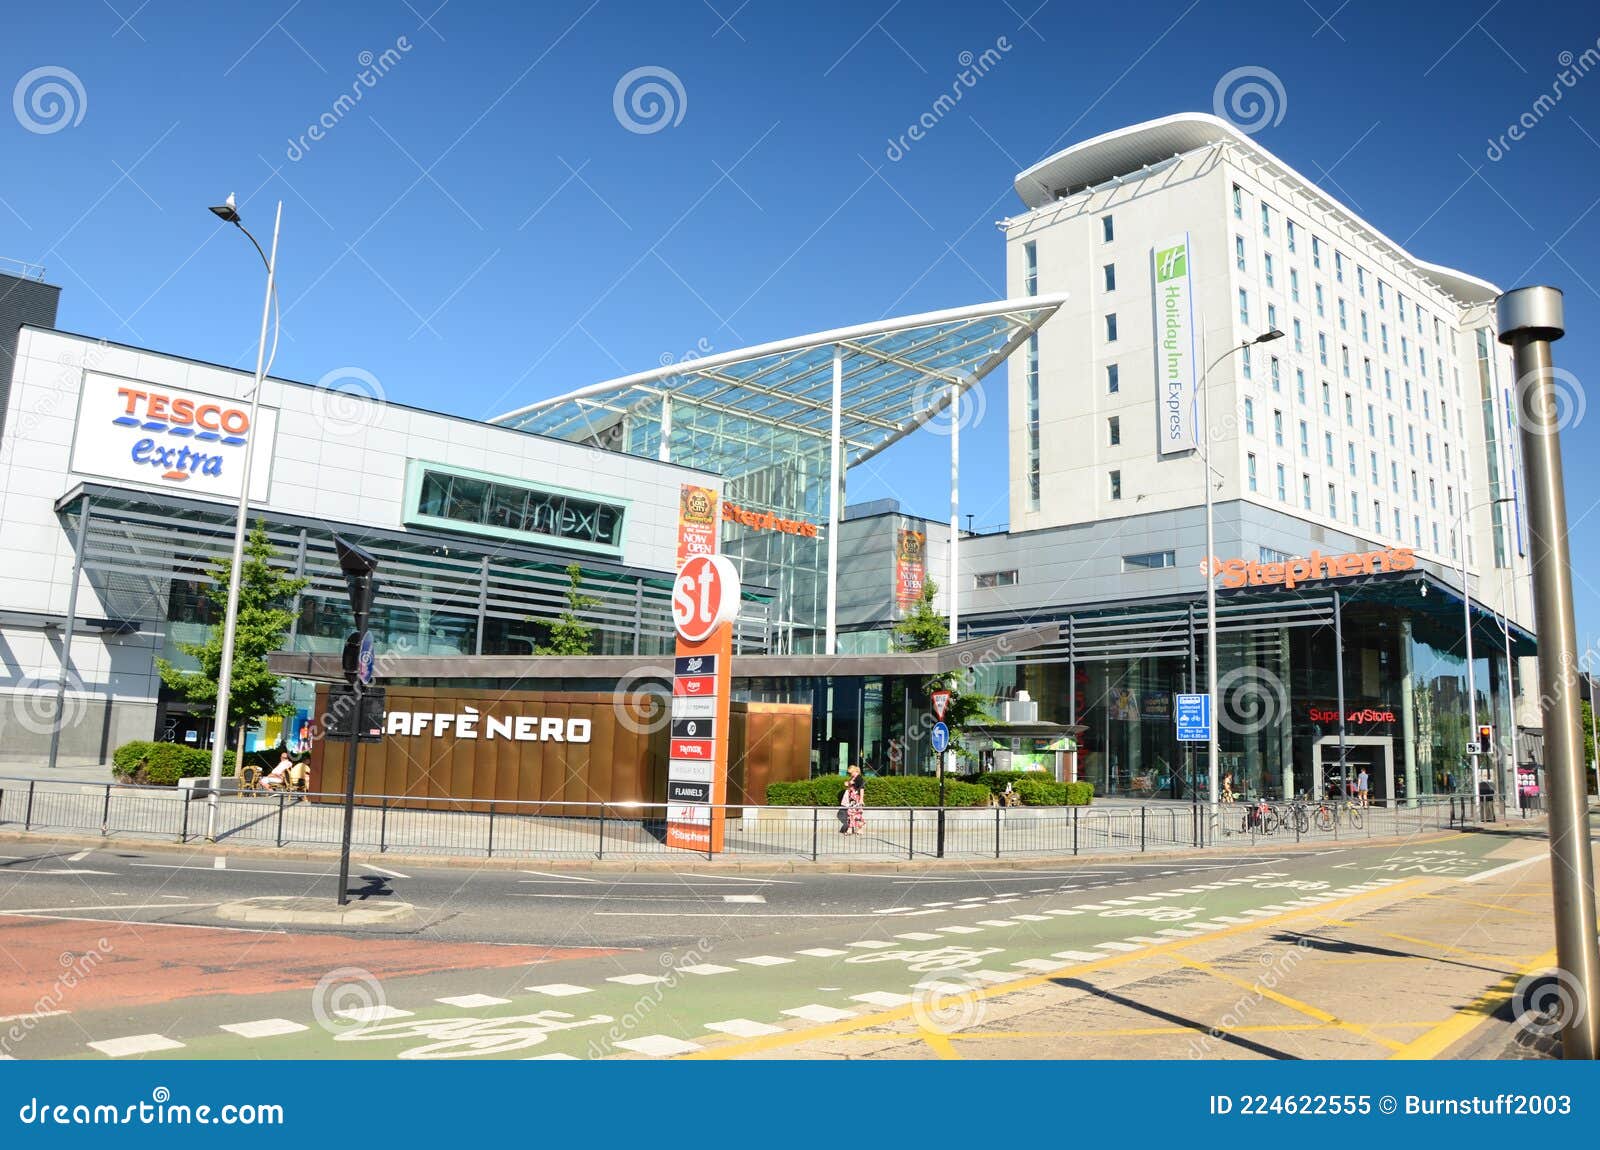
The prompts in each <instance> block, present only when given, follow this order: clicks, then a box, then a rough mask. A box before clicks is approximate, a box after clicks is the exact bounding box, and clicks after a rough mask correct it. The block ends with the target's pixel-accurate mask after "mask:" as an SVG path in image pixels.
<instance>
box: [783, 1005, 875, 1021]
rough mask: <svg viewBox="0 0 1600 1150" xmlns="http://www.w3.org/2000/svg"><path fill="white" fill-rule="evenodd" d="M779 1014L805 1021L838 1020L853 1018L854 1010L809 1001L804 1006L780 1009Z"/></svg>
mask: <svg viewBox="0 0 1600 1150" xmlns="http://www.w3.org/2000/svg"><path fill="white" fill-rule="evenodd" d="M778 1013H779V1014H787V1015H788V1016H789V1017H790V1018H803V1019H805V1021H807V1022H840V1021H842V1020H844V1019H846V1018H854V1017H855V1016H856V1013H857V1012H856V1011H854V1010H841V1009H839V1007H837V1006H823V1005H821V1004H820V1003H815V1002H813V1003H810V1004H809V1005H806V1006H794V1007H790V1008H789V1009H788V1010H780V1011H779V1012H778Z"/></svg>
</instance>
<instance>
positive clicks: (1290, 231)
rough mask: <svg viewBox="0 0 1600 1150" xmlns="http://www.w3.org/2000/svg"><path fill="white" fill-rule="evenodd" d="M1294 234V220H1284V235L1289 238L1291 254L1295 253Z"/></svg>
mask: <svg viewBox="0 0 1600 1150" xmlns="http://www.w3.org/2000/svg"><path fill="white" fill-rule="evenodd" d="M1294 232H1295V227H1294V221H1293V220H1284V221H1283V234H1284V235H1286V236H1288V237H1289V250H1290V251H1291V252H1292V251H1294Z"/></svg>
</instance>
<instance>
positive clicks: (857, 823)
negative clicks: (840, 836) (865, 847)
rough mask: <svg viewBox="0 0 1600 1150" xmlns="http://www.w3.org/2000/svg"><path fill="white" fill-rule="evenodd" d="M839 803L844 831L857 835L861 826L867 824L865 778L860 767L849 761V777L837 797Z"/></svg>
mask: <svg viewBox="0 0 1600 1150" xmlns="http://www.w3.org/2000/svg"><path fill="white" fill-rule="evenodd" d="M839 805H840V806H842V807H843V808H844V811H845V828H844V833H845V834H847V835H858V834H860V833H861V828H862V827H864V826H866V825H867V780H866V779H865V778H863V777H862V775H861V768H860V767H858V766H857V765H856V764H854V763H851V764H850V768H849V777H848V779H847V780H846V782H845V785H844V794H843V795H841V796H840V798H839Z"/></svg>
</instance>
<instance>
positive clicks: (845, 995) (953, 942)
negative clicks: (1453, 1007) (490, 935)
mask: <svg viewBox="0 0 1600 1150" xmlns="http://www.w3.org/2000/svg"><path fill="white" fill-rule="evenodd" d="M1504 841H1505V840H1504V839H1502V838H1499V837H1497V836H1493V835H1474V834H1447V835H1442V836H1430V837H1429V838H1428V839H1424V840H1415V841H1413V842H1411V843H1408V844H1403V845H1395V844H1386V845H1378V846H1372V847H1351V848H1341V849H1337V850H1331V851H1330V850H1319V851H1315V852H1303V853H1294V854H1290V855H1287V856H1285V855H1283V854H1280V855H1278V856H1274V857H1273V858H1272V859H1271V861H1270V862H1267V863H1256V864H1251V863H1239V862H1237V861H1235V862H1234V863H1233V864H1232V865H1229V866H1227V867H1225V868H1217V869H1213V870H1208V871H1202V872H1198V873H1187V874H1183V875H1180V876H1176V877H1163V876H1156V877H1150V878H1144V879H1139V880H1134V881H1130V882H1129V883H1126V884H1123V885H1122V886H1119V887H1115V888H1099V889H1097V890H1096V891H1094V892H1092V893H1091V892H1088V891H1083V890H1081V889H1079V890H1075V889H1074V885H1073V882H1072V880H1071V879H1065V880H1063V879H1060V878H1056V879H1054V880H1053V884H1054V885H1053V889H1051V890H1050V892H1049V893H1044V894H1028V895H1016V894H995V893H989V894H980V895H973V896H966V897H960V898H951V899H947V900H938V901H935V902H933V903H922V904H918V905H913V906H906V907H903V908H896V913H884V914H883V915H881V916H879V917H876V918H874V919H872V920H870V923H871V925H868V926H864V925H863V924H862V922H859V921H858V922H855V923H853V924H849V925H839V924H837V923H832V924H827V925H813V924H810V923H806V924H802V925H800V926H796V925H795V923H794V920H788V921H785V922H780V923H774V924H773V925H772V927H771V933H764V934H762V935H759V936H758V937H757V938H756V939H755V940H749V939H746V940H744V941H736V940H724V941H721V942H716V943H714V942H712V941H710V940H701V941H700V942H698V943H691V944H688V945H680V946H677V947H675V948H672V949H668V950H656V951H633V952H623V953H619V954H615V955H612V956H608V957H606V958H596V959H574V960H568V961H564V962H560V963H556V964H553V965H550V966H536V967H532V968H527V969H523V970H518V971H515V972H513V971H505V970H502V971H496V972H493V974H492V976H491V975H490V974H489V973H487V972H482V971H474V972H455V973H453V974H451V975H449V976H444V977H440V978H431V979H417V978H398V979H390V980H388V981H386V982H379V981H378V980H376V979H374V978H372V977H371V976H370V975H369V974H367V973H366V972H365V971H363V970H361V968H360V946H361V943H360V941H359V940H353V941H352V943H351V947H350V965H349V966H348V967H346V968H343V969H341V970H336V971H331V972H330V973H329V976H328V977H327V978H325V979H324V980H323V983H322V984H321V985H319V987H318V988H317V989H316V990H315V991H313V992H311V993H310V994H299V995H292V996H291V995H278V996H272V997H271V998H270V999H269V1000H268V1001H265V1002H250V1001H248V1000H245V999H233V1000H227V1004H226V1008H225V1009H222V1008H218V1009H211V1010H208V1009H205V1003H206V1002H208V1001H210V1002H213V1003H214V1002H215V1000H200V999H195V1000H190V1001H189V1002H188V1004H187V1005H188V1009H186V1010H185V1011H183V1013H182V1016H181V1017H180V1018H173V1019H169V1020H166V1021H167V1024H166V1025H164V1026H162V1028H161V1029H160V1030H159V1032H155V1033H145V1034H139V1033H134V1032H132V1028H133V1027H136V1026H137V1024H138V1019H137V1017H130V1018H128V1019H127V1020H126V1021H127V1023H128V1024H130V1025H129V1031H128V1032H124V1033H122V1034H118V1035H108V1036H104V1037H102V1036H98V1035H97V1038H96V1041H95V1042H94V1043H93V1045H92V1046H90V1047H89V1048H87V1049H86V1048H85V1045H84V1044H83V1043H82V1042H81V1039H80V1040H79V1042H78V1043H77V1044H75V1046H76V1049H75V1050H71V1051H69V1050H66V1049H59V1048H58V1049H56V1050H55V1051H54V1052H55V1053H56V1055H57V1056H62V1055H65V1056H71V1055H72V1054H73V1053H76V1054H78V1055H79V1056H87V1057H100V1056H105V1055H114V1056H124V1057H128V1056H132V1057H149V1058H488V1057H496V1058H611V1057H630V1058H637V1057H675V1056H690V1055H696V1054H702V1053H715V1051H716V1050H717V1048H718V1047H719V1046H721V1045H726V1044H728V1043H730V1042H733V1043H737V1042H739V1041H740V1040H744V1041H751V1040H762V1039H768V1038H774V1037H776V1036H780V1035H783V1034H785V1033H787V1032H794V1031H800V1030H805V1029H806V1028H808V1027H816V1026H818V1025H826V1024H830V1023H843V1022H847V1021H850V1020H862V1019H868V1018H872V1017H875V1016H878V1015H883V1016H884V1017H885V1019H888V1018H893V1017H908V1016H909V1017H915V1018H921V1017H927V1018H931V1019H934V1020H936V1021H937V1022H938V1023H940V1024H941V1025H947V1026H948V1025H951V1024H954V1025H959V1024H960V1020H961V1018H962V1016H963V1012H964V1011H966V1010H968V1009H969V1007H970V1004H971V1003H973V1002H976V1001H978V1000H981V999H982V998H986V997H990V996H992V995H994V994H997V993H1005V992H1006V991H1007V990H1008V989H1013V988H1015V989H1020V988H1024V987H1027V986H1031V985H1037V984H1039V983H1040V982H1041V981H1043V979H1044V977H1045V976H1046V975H1061V974H1066V973H1069V972H1070V971H1071V970H1073V969H1074V968H1076V967H1081V966H1084V965H1086V964H1088V963H1100V964H1104V963H1107V962H1108V961H1113V960H1116V959H1119V958H1122V957H1124V956H1138V955H1140V954H1148V953H1152V952H1154V951H1155V950H1156V948H1160V947H1163V946H1168V945H1171V944H1174V943H1181V942H1185V941H1188V940H1192V939H1196V938H1202V937H1205V936H1207V935H1215V936H1218V937H1220V936H1222V935H1224V934H1225V933H1228V932H1233V933H1242V932H1246V931H1249V930H1251V929H1252V928H1256V927H1260V926H1271V925H1273V924H1274V923H1276V922H1277V921H1278V920H1279V919H1280V918H1282V917H1283V916H1296V915H1300V916H1310V915H1314V914H1315V913H1316V912H1317V911H1318V910H1319V908H1327V909H1328V910H1329V911H1335V910H1337V909H1339V908H1340V907H1341V906H1343V905H1345V904H1346V903H1348V902H1349V901H1350V900H1361V899H1363V898H1365V897H1368V896H1371V895H1373V894H1375V893H1376V892H1380V891H1383V890H1385V889H1387V888H1390V887H1393V886H1395V885H1396V884H1400V883H1404V882H1405V881H1406V880H1408V879H1419V878H1444V879H1459V878H1465V877H1468V876H1470V875H1473V874H1476V873H1481V872H1483V871H1486V870H1489V869H1492V868H1493V867H1494V866H1496V865H1499V864H1498V861H1497V860H1494V859H1490V858H1488V857H1486V856H1488V855H1489V854H1490V853H1491V852H1493V851H1494V850H1496V849H1497V848H1498V847H1500V846H1502V845H1504ZM1055 873H1057V874H1059V868H1057V870H1056V872H1055ZM980 885H981V884H980ZM759 925H760V924H759V923H758V922H753V923H752V926H757V927H758V926H759ZM785 928H789V929H787V930H786V929H785ZM1030 980H1031V981H1030ZM511 981H514V982H515V984H516V985H514V986H511V985H508V982H511ZM444 991H449V993H443V992H444ZM286 1004H287V1007H286ZM265 1007H271V1008H275V1009H276V1010H277V1013H267V1012H264V1011H263V1009H262V1008H265ZM252 1008H254V1012H252ZM224 1013H225V1014H226V1015H227V1016H228V1018H227V1020H226V1021H222V1020H221V1019H222V1015H223V1014H224ZM47 1021H53V1020H47ZM110 1023H111V1020H110V1019H106V1018H96V1019H93V1020H90V1019H83V1020H82V1022H81V1025H83V1026H92V1027H93V1029H95V1030H97V1031H101V1032H102V1034H103V1032H104V1031H106V1030H107V1029H108V1024H110ZM56 1037H57V1039H58V1041H59V1039H60V1037H61V1036H60V1035H59V1034H58V1035H57V1036H56ZM49 1045H50V1046H57V1045H58V1043H51V1044H49ZM41 1053H42V1052H41ZM24 1056H26V1055H24Z"/></svg>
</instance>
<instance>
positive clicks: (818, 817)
mask: <svg viewBox="0 0 1600 1150" xmlns="http://www.w3.org/2000/svg"><path fill="white" fill-rule="evenodd" d="M821 823H822V808H821V807H812V808H811V861H812V862H816V861H817V831H818V828H819V827H820V826H821Z"/></svg>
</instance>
